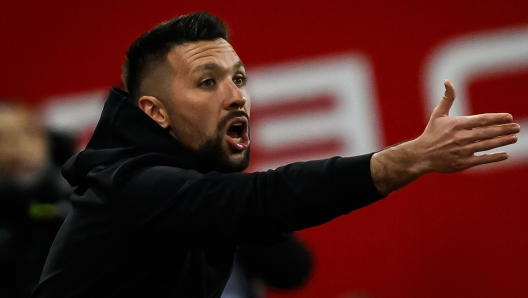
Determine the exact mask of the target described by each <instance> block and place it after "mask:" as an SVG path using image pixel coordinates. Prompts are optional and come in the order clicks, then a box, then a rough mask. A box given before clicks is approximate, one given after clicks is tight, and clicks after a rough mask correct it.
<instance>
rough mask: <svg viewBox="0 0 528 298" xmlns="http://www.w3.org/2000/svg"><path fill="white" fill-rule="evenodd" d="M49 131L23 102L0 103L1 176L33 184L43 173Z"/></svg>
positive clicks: (19, 182)
mask: <svg viewBox="0 0 528 298" xmlns="http://www.w3.org/2000/svg"><path fill="white" fill-rule="evenodd" d="M47 154H48V140H47V135H46V133H45V131H44V129H43V127H42V126H41V125H40V122H39V121H38V119H37V117H36V116H35V115H34V114H33V113H32V112H31V111H30V110H28V109H26V108H24V107H22V106H11V107H0V176H2V177H4V178H6V179H9V180H10V181H12V182H16V183H18V184H31V183H33V182H35V180H36V179H38V177H39V176H40V175H41V174H42V171H43V169H44V166H45V163H46V156H47Z"/></svg>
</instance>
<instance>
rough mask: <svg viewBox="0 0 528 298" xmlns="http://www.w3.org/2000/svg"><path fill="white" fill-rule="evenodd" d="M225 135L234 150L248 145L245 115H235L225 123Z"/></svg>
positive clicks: (240, 149)
mask: <svg viewBox="0 0 528 298" xmlns="http://www.w3.org/2000/svg"><path fill="white" fill-rule="evenodd" d="M226 137H227V141H228V143H229V144H230V145H231V146H232V147H233V149H234V150H235V151H242V150H244V149H247V148H248V147H249V134H248V120H247V118H246V117H235V118H233V119H232V120H231V121H229V122H228V124H227V132H226Z"/></svg>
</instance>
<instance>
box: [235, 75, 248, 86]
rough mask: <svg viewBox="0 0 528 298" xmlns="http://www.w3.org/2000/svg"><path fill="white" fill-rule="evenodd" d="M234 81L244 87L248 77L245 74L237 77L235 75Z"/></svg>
mask: <svg viewBox="0 0 528 298" xmlns="http://www.w3.org/2000/svg"><path fill="white" fill-rule="evenodd" d="M233 82H234V83H235V85H237V86H238V87H244V86H246V83H247V78H246V77H244V76H237V77H234V78H233Z"/></svg>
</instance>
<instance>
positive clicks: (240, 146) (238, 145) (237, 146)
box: [226, 135, 249, 151]
mask: <svg viewBox="0 0 528 298" xmlns="http://www.w3.org/2000/svg"><path fill="white" fill-rule="evenodd" d="M226 139H227V142H228V143H229V145H231V147H232V148H233V149H234V150H235V151H244V150H246V149H247V148H248V147H249V139H248V138H247V137H242V138H241V139H242V140H241V141H240V142H237V141H235V139H233V138H231V137H230V136H227V135H226Z"/></svg>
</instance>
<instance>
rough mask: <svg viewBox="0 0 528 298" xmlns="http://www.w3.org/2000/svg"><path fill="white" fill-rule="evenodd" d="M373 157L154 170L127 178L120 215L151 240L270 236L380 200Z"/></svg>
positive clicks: (212, 240) (200, 241) (199, 240)
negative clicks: (254, 168)
mask: <svg viewBox="0 0 528 298" xmlns="http://www.w3.org/2000/svg"><path fill="white" fill-rule="evenodd" d="M371 156H372V154H368V155H362V156H357V157H345V158H341V157H334V158H330V159H326V160H318V161H309V162H299V163H293V164H290V165H287V166H284V167H280V168H278V169H276V170H270V171H267V172H256V173H249V174H246V173H233V174H220V173H209V174H205V175H203V174H200V173H198V172H196V171H192V170H182V169H177V168H172V167H151V168H147V169H144V170H141V171H139V173H136V174H134V175H132V177H131V178H130V179H129V180H127V183H125V186H124V188H123V190H122V192H121V195H120V197H121V199H122V200H123V201H124V202H126V205H124V206H125V208H124V213H123V214H124V215H122V216H125V217H126V219H125V220H130V222H131V223H133V224H135V225H139V226H140V227H141V228H142V229H143V230H144V231H148V233H149V235H151V236H153V237H157V238H166V237H167V236H169V235H174V237H176V238H177V239H179V240H180V241H181V240H185V242H186V243H193V244H196V245H204V244H207V243H215V242H216V241H219V240H222V241H233V242H234V243H235V242H240V241H249V242H255V240H257V239H268V238H273V237H274V235H275V236H276V235H280V234H281V233H288V232H291V231H295V230H301V229H305V228H308V227H312V226H316V225H320V224H322V223H325V222H328V221H330V220H332V219H334V218H336V217H338V216H340V215H343V214H347V213H349V212H350V211H352V210H355V209H358V208H361V207H364V206H366V205H369V204H371V203H373V202H375V201H377V200H379V199H381V198H382V196H381V195H380V194H379V193H378V191H377V190H376V188H375V186H374V184H373V182H372V178H371V175H370V158H371ZM169 238H171V237H169ZM176 238H175V239H176Z"/></svg>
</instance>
